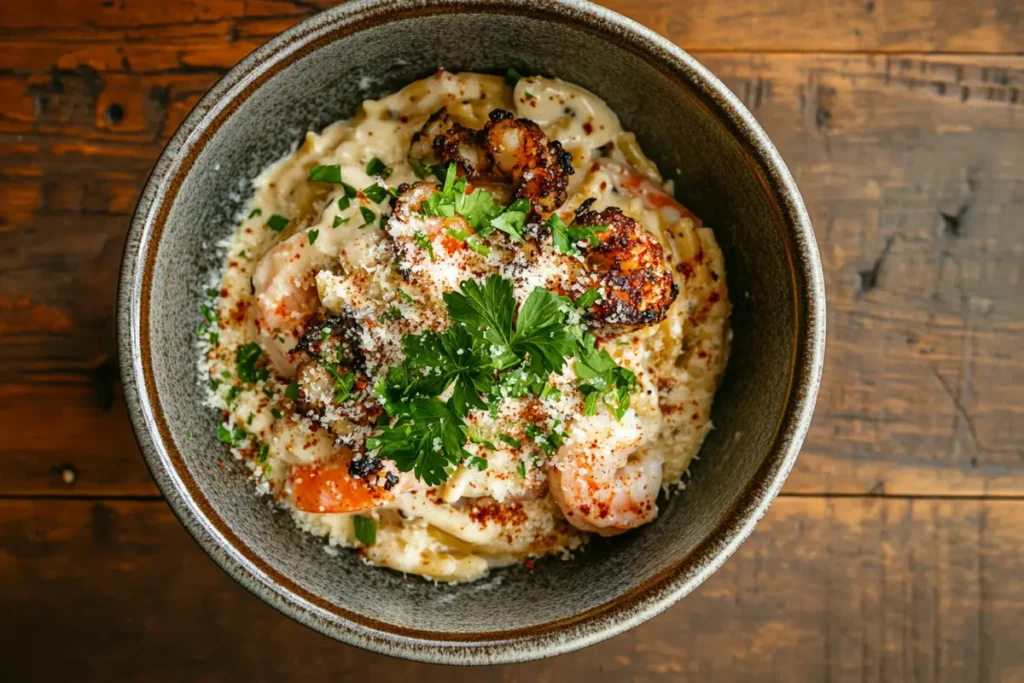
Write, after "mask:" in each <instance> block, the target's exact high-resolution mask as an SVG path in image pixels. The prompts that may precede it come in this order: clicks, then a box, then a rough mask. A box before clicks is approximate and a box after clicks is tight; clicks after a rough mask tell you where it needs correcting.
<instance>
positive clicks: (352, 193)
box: [338, 183, 359, 211]
mask: <svg viewBox="0 0 1024 683" xmlns="http://www.w3.org/2000/svg"><path fill="white" fill-rule="evenodd" d="M341 189H342V190H343V191H344V192H343V194H342V195H341V196H340V197H338V209H339V210H341V211H344V210H345V209H347V208H348V207H350V206H352V200H353V199H355V198H356V197H358V196H359V192H358V191H356V188H354V187H352V186H351V185H349V184H347V183H342V184H341Z"/></svg>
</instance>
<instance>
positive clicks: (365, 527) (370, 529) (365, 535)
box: [352, 515, 377, 545]
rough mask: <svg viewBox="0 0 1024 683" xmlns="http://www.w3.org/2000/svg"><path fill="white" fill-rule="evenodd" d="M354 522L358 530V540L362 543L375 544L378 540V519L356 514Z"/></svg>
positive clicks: (356, 530)
mask: <svg viewBox="0 0 1024 683" xmlns="http://www.w3.org/2000/svg"><path fill="white" fill-rule="evenodd" d="M352 524H353V527H354V529H355V532H356V540H358V541H359V542H360V543H363V544H365V545H373V544H374V543H376V542H377V520H375V519H372V518H370V517H363V516H362V515H356V516H355V517H353V518H352Z"/></svg>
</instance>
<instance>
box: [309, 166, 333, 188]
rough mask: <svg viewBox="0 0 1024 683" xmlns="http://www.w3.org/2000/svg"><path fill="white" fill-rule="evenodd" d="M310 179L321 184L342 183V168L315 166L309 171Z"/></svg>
mask: <svg viewBox="0 0 1024 683" xmlns="http://www.w3.org/2000/svg"><path fill="white" fill-rule="evenodd" d="M309 179H310V180H312V181H314V182H319V183H336V184H340V183H341V166H339V165H338V164H331V165H329V166H314V167H313V168H311V169H309Z"/></svg>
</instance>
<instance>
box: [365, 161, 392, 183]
mask: <svg viewBox="0 0 1024 683" xmlns="http://www.w3.org/2000/svg"><path fill="white" fill-rule="evenodd" d="M392 171H393V169H392V168H391V167H390V166H388V165H387V164H385V163H384V162H383V161H381V160H380V159H378V158H377V157H374V158H372V159H370V162H369V163H368V164H366V175H368V176H371V177H372V176H380V177H381V178H383V179H384V180H387V179H388V177H389V176H390V175H391V173H392Z"/></svg>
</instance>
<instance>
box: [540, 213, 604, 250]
mask: <svg viewBox="0 0 1024 683" xmlns="http://www.w3.org/2000/svg"><path fill="white" fill-rule="evenodd" d="M545 224H546V225H547V226H548V227H549V228H550V229H551V239H552V241H553V242H554V245H555V248H556V249H558V251H560V252H562V253H563V254H579V253H580V249H579V246H577V245H578V243H579V242H583V241H586V242H588V243H589V244H590V245H591V246H595V245H597V244H600V242H601V240H600V239H599V238H598V237H597V233H599V232H604V231H605V230H607V229H608V226H607V225H566V224H565V221H563V220H562V219H561V218H559V216H558V214H557V213H553V214H551V216H550V217H548V220H547V221H546V223H545Z"/></svg>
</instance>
